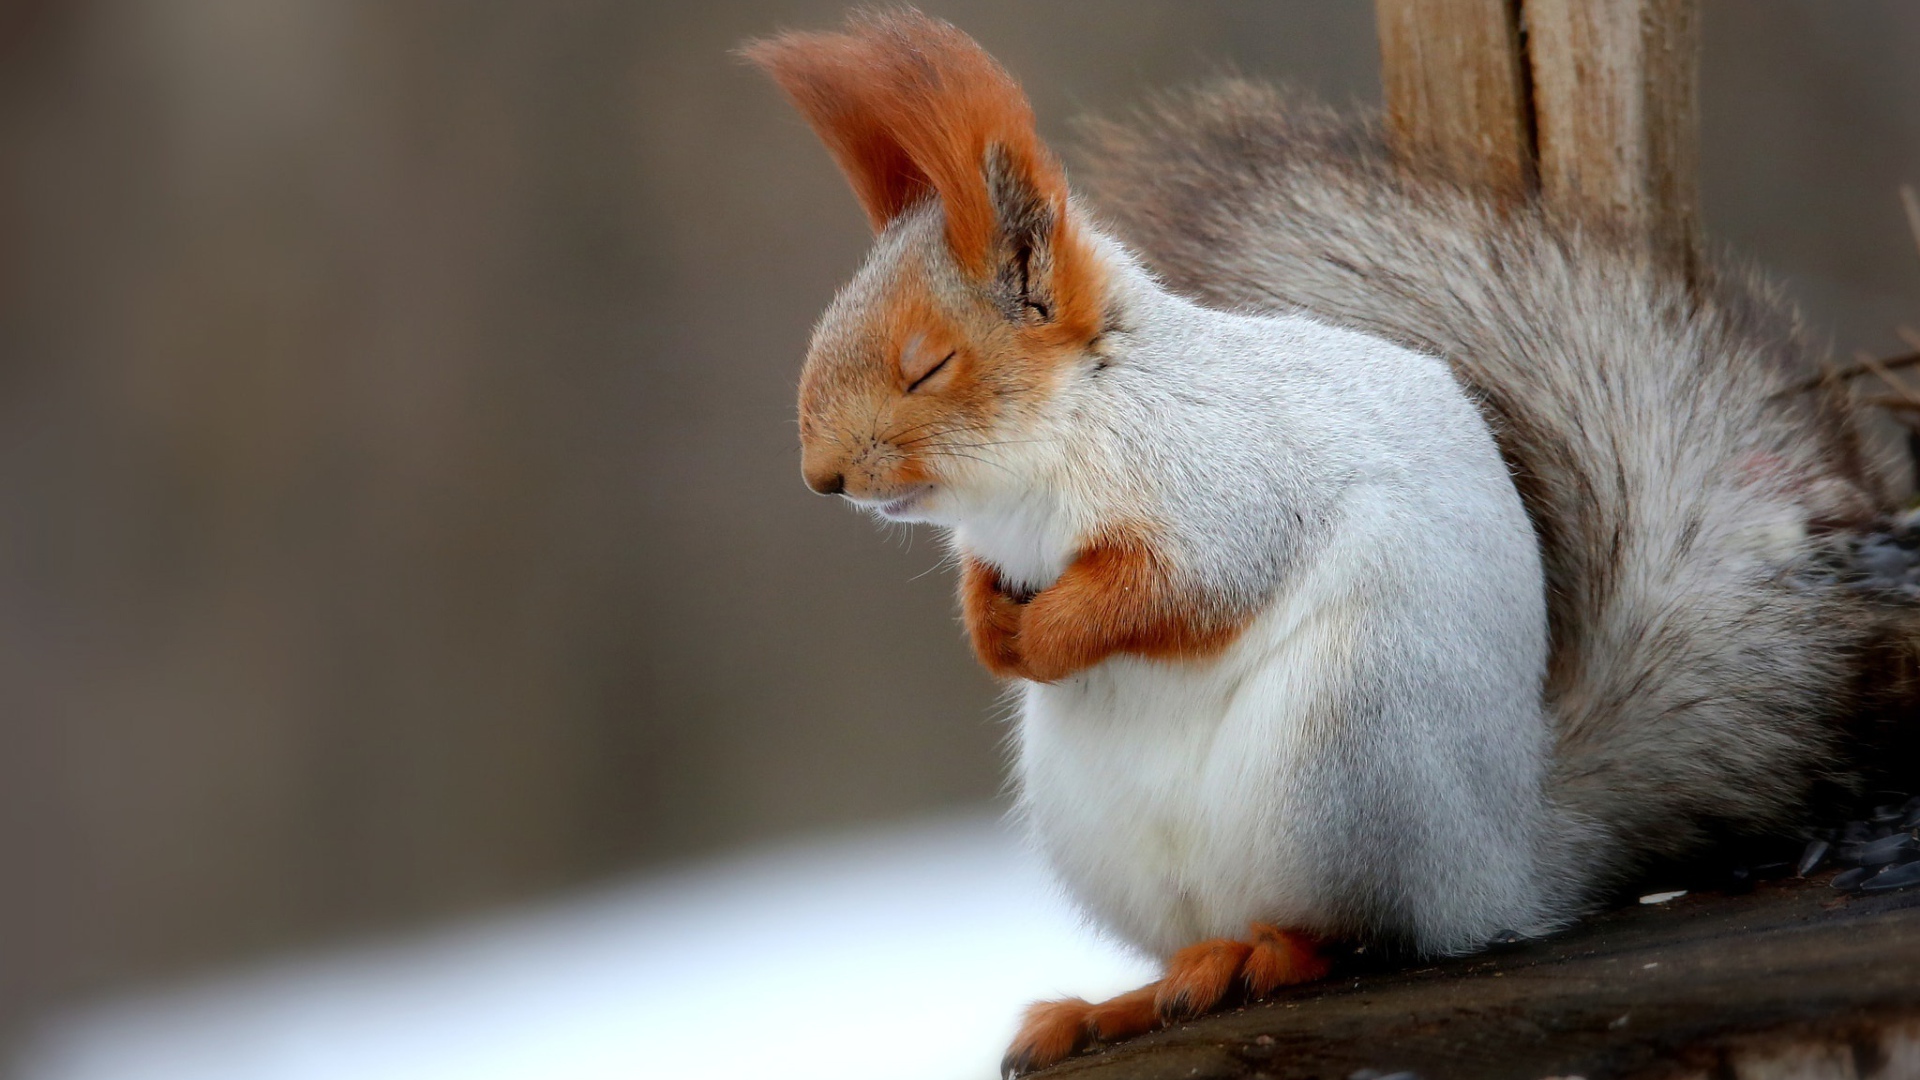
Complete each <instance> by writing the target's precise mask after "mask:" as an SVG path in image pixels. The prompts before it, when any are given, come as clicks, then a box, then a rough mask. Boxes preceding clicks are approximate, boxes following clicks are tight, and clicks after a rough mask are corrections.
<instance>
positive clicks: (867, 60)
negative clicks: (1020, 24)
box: [741, 9, 1067, 273]
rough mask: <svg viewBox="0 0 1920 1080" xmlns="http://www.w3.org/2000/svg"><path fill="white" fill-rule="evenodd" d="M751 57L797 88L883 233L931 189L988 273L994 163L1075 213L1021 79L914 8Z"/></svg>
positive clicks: (763, 45)
mask: <svg viewBox="0 0 1920 1080" xmlns="http://www.w3.org/2000/svg"><path fill="white" fill-rule="evenodd" d="M741 52H742V54H743V55H744V56H745V57H746V58H747V59H748V60H750V61H752V62H753V63H754V64H756V65H758V66H759V67H761V68H762V69H763V70H765V71H766V72H767V74H769V75H771V76H772V77H773V80H774V81H775V82H776V83H778V84H779V86H780V89H781V90H783V91H785V93H786V95H787V97H788V98H790V99H792V101H793V103H794V105H795V106H796V107H797V108H798V109H799V110H800V113H801V115H802V116H804V117H805V118H806V120H807V123H809V124H811V125H812V126H813V129H814V131H816V132H817V133H818V134H819V135H820V138H821V140H822V141H824V142H825V143H826V144H827V149H828V150H829V151H830V152H832V154H833V156H834V159H835V160H836V161H837V162H839V164H840V168H841V170H842V171H844V172H845V173H846V174H847V179H848V180H849V181H850V182H851V183H852V184H853V190H854V193H855V194H856V195H857V196H859V198H860V204H861V205H862V206H863V207H865V208H866V211H867V217H868V218H869V219H870V220H871V221H872V222H873V227H874V229H875V231H878V230H880V229H882V228H884V227H886V224H887V223H888V222H889V221H892V220H893V219H894V218H895V217H897V216H898V215H899V214H900V213H901V212H902V211H904V210H906V209H907V208H908V207H909V206H912V205H913V204H914V203H915V202H917V201H918V200H920V199H922V198H925V197H926V196H928V195H932V194H937V195H938V196H939V197H940V201H941V204H942V206H943V208H944V209H945V212H946V229H947V243H948V245H949V246H950V247H951V248H952V249H953V253H954V255H955V257H956V258H958V259H959V261H960V263H961V265H963V266H965V267H967V268H968V269H969V270H972V271H974V272H976V273H985V272H987V270H988V261H989V259H990V257H991V254H992V247H993V240H994V235H995V229H996V221H995V214H994V207H993V201H992V197H991V195H990V193H989V190H988V184H987V175H986V159H987V152H988V148H989V147H990V146H997V147H999V148H1000V152H1001V154H1002V155H1003V158H1002V160H1003V161H1004V162H1005V165H1006V167H1007V168H1008V170H1009V171H1010V172H1011V173H1012V174H1013V175H1012V178H1013V179H1014V180H1017V181H1020V182H1022V183H1023V184H1024V186H1025V187H1026V188H1027V189H1028V190H1030V191H1032V192H1034V193H1036V194H1037V195H1039V196H1040V197H1042V198H1043V199H1045V200H1046V201H1047V202H1048V203H1049V204H1051V206H1052V207H1053V209H1054V211H1055V213H1054V221H1055V222H1056V223H1058V225H1059V226H1064V223H1065V220H1066V198H1067V185H1066V178H1065V177H1064V175H1063V174H1062V173H1061V170H1060V166H1059V164H1058V163H1057V162H1056V161H1055V160H1054V159H1053V156H1052V155H1051V154H1049V153H1048V152H1047V149H1046V147H1045V146H1043V145H1041V143H1040V139H1039V136H1038V135H1037V134H1036V133H1035V131H1034V125H1033V109H1032V108H1031V107H1030V106H1029V105H1028V104H1027V98H1026V95H1025V94H1023V93H1022V92H1021V90H1020V87H1019V85H1018V84H1017V83H1015V82H1014V81H1013V78H1012V77H1011V76H1009V75H1008V74H1007V73H1006V71H1005V70H1003V69H1002V68H1001V67H1000V65H999V64H997V63H995V62H994V60H993V58H992V57H990V56H988V55H987V54H986V51H985V50H983V49H981V48H980V46H979V45H977V44H975V43H974V41H973V39H972V38H969V37H968V36H967V35H965V34H963V33H961V32H960V31H959V30H958V29H956V28H954V27H953V26H951V25H949V24H947V23H944V22H941V21H939V20H937V19H930V18H928V17H927V16H925V15H922V14H920V13H919V12H917V11H913V10H910V9H909V10H904V11H898V12H887V13H876V12H869V13H863V14H857V15H854V16H853V17H852V18H850V19H849V20H848V24H847V29H846V30H845V31H844V32H841V33H790V34H782V35H780V36H779V37H775V38H770V39H768V40H764V41H757V42H753V43H752V44H749V45H747V46H746V47H745V48H744V49H742V50H741Z"/></svg>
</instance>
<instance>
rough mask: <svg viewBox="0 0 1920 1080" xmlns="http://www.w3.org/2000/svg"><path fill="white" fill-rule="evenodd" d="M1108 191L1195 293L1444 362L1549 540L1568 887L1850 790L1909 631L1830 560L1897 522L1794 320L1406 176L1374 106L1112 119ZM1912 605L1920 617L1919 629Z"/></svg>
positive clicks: (1099, 205)
mask: <svg viewBox="0 0 1920 1080" xmlns="http://www.w3.org/2000/svg"><path fill="white" fill-rule="evenodd" d="M1092 134H1093V141H1094V152H1093V153H1089V154H1087V155H1086V157H1087V158H1088V159H1089V160H1090V161H1092V162H1094V163H1095V165H1094V167H1093V168H1091V169H1087V170H1083V175H1084V176H1087V177H1088V178H1090V179H1091V180H1092V182H1093V185H1092V186H1093V190H1094V192H1095V195H1096V198H1095V200H1094V205H1095V208H1096V209H1097V211H1098V212H1099V213H1100V214H1102V215H1103V216H1104V219H1105V223H1106V224H1107V225H1108V227H1109V228H1110V230H1111V231H1113V232H1114V233H1116V234H1117V235H1118V236H1120V237H1121V238H1122V239H1124V240H1125V241H1126V242H1127V243H1129V244H1130V245H1132V246H1133V247H1134V248H1135V249H1136V250H1137V251H1138V252H1139V253H1140V255H1141V256H1142V257H1143V258H1144V259H1145V261H1146V262H1147V264H1148V265H1149V266H1150V267H1151V268H1152V269H1153V270H1154V271H1155V272H1156V273H1157V274H1159V275H1160V276H1161V277H1162V278H1163V279H1164V280H1165V281H1166V283H1167V284H1168V285H1169V286H1170V287H1172V288H1173V289H1174V290H1175V291H1176V292H1180V293H1183V294H1185V295H1187V296H1189V297H1192V298H1193V299H1196V300H1198V301H1200V302H1202V303H1204V304H1207V305H1209V306H1214V307H1220V308H1226V309H1235V310H1245V311H1259V312H1286V311H1302V310H1304V311H1306V312H1310V313H1312V314H1314V315H1316V316H1318V317H1320V318H1323V319H1326V320H1330V321H1333V322H1337V323H1341V324H1345V325H1348V326H1352V327H1355V328H1358V329H1362V330H1366V331H1369V332H1372V333H1374V334H1378V335H1381V336H1383V337H1386V338H1389V339H1391V340H1395V341H1399V342H1402V343H1405V344H1407V345H1410V346H1412V347H1414V348H1417V349H1420V350H1423V351H1426V352H1429V353H1432V354H1435V355H1438V356H1441V357H1443V358H1444V359H1446V360H1447V361H1448V362H1449V363H1450V364H1451V365H1452V367H1453V369H1454V371H1455V372H1456V374H1457V376H1458V377H1459V378H1460V379H1461V380H1462V381H1463V382H1464V383H1465V384H1466V385H1467V386H1468V388H1469V390H1470V392H1471V393H1472V394H1473V395H1474V396H1475V397H1476V398H1477V399H1478V400H1479V401H1480V402H1481V404H1482V407H1483V411H1484V412H1485V413H1486V415H1487V418H1488V421H1489V423H1490V424H1491V426H1492V427H1493V429H1494V431H1495V434H1496V437H1497V439H1498V440H1499V443H1500V447H1501V450H1502V453H1503V454H1504V455H1505V457H1506V459H1507V461H1508V464H1509V467H1510V468H1511V469H1512V470H1513V472H1514V476H1515V482H1516V484H1517V486H1518V487H1519V488H1520V491H1521V495H1522V498H1523V500H1524V501H1525V504H1526V507H1527V510H1528V512H1529V514H1530V515H1531V517H1532V518H1533V521H1534V524H1535V527H1536V529H1537V531H1538V533H1539V535H1540V537H1541V544H1542V554H1543V558H1544V563H1545V567H1546V574H1547V582H1548V589H1549V595H1550V603H1549V607H1550V610H1549V617H1550V625H1551V632H1552V652H1551V661H1550V672H1549V677H1548V685H1547V701H1548V704H1549V707H1550V709H1551V712H1552V715H1553V717H1554V721H1555V725H1556V738H1557V751H1556V753H1555V756H1554V763H1553V767H1552V779H1551V783H1550V795H1551V797H1552V798H1553V800H1554V801H1555V803H1557V805H1558V807H1559V809H1560V811H1561V820H1562V821H1563V823H1564V824H1563V825H1562V826H1560V827H1561V829H1562V830H1563V835H1562V837H1561V842H1560V843H1558V844H1557V845H1556V844H1550V845H1549V847H1557V848H1558V849H1559V850H1560V851H1561V852H1563V853H1565V855H1566V857H1567V858H1568V860H1569V862H1568V865H1567V866H1565V867H1562V868H1561V869H1562V872H1564V873H1566V874H1567V875H1568V876H1570V877H1571V878H1573V879H1574V880H1575V881H1577V882H1579V883H1580V887H1583V888H1584V890H1585V891H1588V892H1589V893H1591V891H1592V890H1594V889H1596V888H1598V887H1600V886H1601V885H1603V884H1604V883H1606V882H1608V881H1610V880H1613V879H1616V878H1617V877H1618V876H1619V875H1621V874H1623V873H1626V872H1628V871H1630V870H1632V869H1633V868H1634V867H1636V866H1637V865H1640V864H1642V863H1644V862H1645V861H1646V860H1647V859H1649V858H1653V857H1664V856H1679V855H1682V854H1684V853H1686V852H1687V851H1688V850H1689V849H1691V848H1693V847H1695V846H1697V843H1698V841H1699V840H1700V839H1701V838H1702V837H1704V836H1706V835H1708V834H1709V833H1710V832H1711V831H1713V830H1715V829H1717V828H1726V827H1731V828H1733V829H1735V830H1745V831H1759V830H1764V829H1771V828H1776V827H1779V826H1781V825H1784V824H1787V823H1789V822H1791V821H1792V819H1793V816H1794V815H1795V814H1797V813H1798V812H1800V809H1801V807H1802V806H1803V803H1804V800H1805V799H1806V797H1807V796H1808V794H1809V792H1810V791H1811V790H1813V788H1814V786H1815V785H1816V784H1817V783H1818V782H1819V781H1821V780H1823V779H1835V778H1838V779H1841V780H1843V781H1844V780H1845V779H1846V775H1845V773H1846V770H1845V766H1844V765H1843V764H1842V758H1841V747H1840V746H1839V745H1838V743H1839V741H1840V737H1839V734H1838V733H1839V732H1840V731H1841V730H1842V728H1843V727H1844V725H1845V724H1846V723H1847V722H1848V721H1849V719H1850V718H1851V717H1852V716H1853V715H1855V714H1856V713H1857V712H1858V711H1859V710H1860V708H1861V707H1862V701H1861V692H1862V688H1863V687H1870V686H1871V684H1872V683H1873V680H1874V675H1875V673H1874V671H1873V670H1871V669H1870V665H1871V664H1872V663H1875V662H1879V661H1876V660H1875V659H1874V658H1875V657H1882V656H1884V655H1885V653H1884V650H1882V649H1881V643H1882V642H1883V641H1884V640H1885V639H1886V637H1887V635H1888V634H1889V632H1890V631H1889V629H1888V627H1889V625H1890V620H1896V621H1897V619H1896V616H1893V615H1890V614H1889V613H1888V612H1887V611H1886V610H1885V609H1882V608H1880V607H1877V606H1876V605H1875V603H1874V602H1872V601H1871V600H1870V599H1867V598H1865V597H1863V595H1862V594H1860V593H1859V592H1857V591H1854V590H1850V589H1847V588H1845V587H1842V586H1841V585H1839V584H1836V583H1835V582H1834V581H1833V580H1832V578H1831V576H1824V577H1823V576H1822V575H1821V574H1820V573H1818V572H1816V568H1817V567H1818V565H1819V564H1820V560H1821V559H1822V558H1823V557H1824V556H1825V555H1826V554H1827V553H1830V551H1831V550H1832V549H1834V547H1835V545H1837V544H1841V543H1843V540H1842V538H1843V537H1844V536H1845V535H1846V534H1847V533H1848V532H1849V531H1852V530H1858V529H1861V528H1865V527H1867V526H1868V525H1869V524H1870V523H1871V522H1872V521H1873V520H1874V519H1876V517H1878V516H1880V515H1882V514H1883V513H1884V512H1885V511H1886V509H1887V503H1888V495H1887V491H1886V485H1885V482H1884V480H1883V478H1882V477H1881V475H1880V474H1879V471H1878V470H1877V468H1876V467H1875V466H1874V464H1873V463H1872V462H1871V461H1870V460H1869V457H1868V455H1867V454H1866V452H1865V451H1864V450H1863V444H1862V441H1861V438H1860V436H1859V434H1858V424H1857V418H1856V416H1855V413H1854V411H1853V406H1852V405H1851V404H1850V402H1849V400H1848V398H1847V397H1846V396H1845V394H1844V393H1843V392H1842V391H1841V390H1839V389H1838V388H1837V387H1833V386H1827V387H1822V388H1819V389H1816V390H1814V391H1812V392H1806V393H1792V392H1790V388H1791V386H1792V384H1793V383H1794V382H1795V381H1797V380H1798V379H1799V378H1803V377H1804V376H1805V375H1806V374H1807V373H1809V372H1810V371H1812V370H1815V365H1817V364H1818V363H1820V362H1821V361H1822V359H1823V358H1822V357H1821V356H1820V354H1819V352H1818V351H1817V350H1816V349H1814V348H1812V347H1811V346H1810V345H1809V344H1808V340H1807V336H1806V334H1805V333H1804V331H1803V330H1802V329H1801V327H1800V325H1799V322H1798V319H1797V317H1796V315H1795V314H1794V312H1793V311H1792V309H1791V308H1790V307H1789V306H1788V305H1787V304H1785V303H1784V302H1782V301H1781V300H1780V298H1779V297H1778V296H1777V295H1776V294H1775V293H1774V292H1773V291H1772V290H1771V289H1769V288H1768V287H1766V286H1765V285H1763V284H1761V283H1760V282H1759V281H1758V280H1757V279H1756V278H1754V277H1753V276H1751V275H1749V274H1745V273H1740V272H1734V271H1730V270H1727V269H1725V268H1722V267H1717V266H1713V265H1709V266H1708V267H1707V268H1706V269H1705V270H1704V271H1703V274H1702V276H1703V279H1704V280H1702V281H1700V282H1696V283H1695V284H1694V285H1693V286H1692V287H1689V286H1688V285H1687V284H1686V283H1685V282H1682V281H1679V280H1676V279H1674V278H1672V277H1670V276H1666V275H1663V274H1661V273H1660V272H1659V271H1657V270H1656V269H1655V268H1654V267H1652V266H1650V265H1648V263H1647V262H1646V261H1645V260H1644V259H1642V258H1639V257H1637V256H1636V255H1635V254H1633V248H1632V247H1631V246H1630V245H1627V244H1623V243H1619V242H1617V241H1616V240H1615V239H1614V238H1611V237H1609V236H1607V235H1605V234H1604V233H1603V232H1601V231H1598V230H1595V229H1593V228H1590V227H1583V226H1582V225H1580V224H1578V223H1575V222H1571V221H1566V220H1560V219H1557V218H1556V217H1555V216H1554V215H1552V214H1551V213H1549V212H1547V211H1545V210H1543V209H1541V208H1540V207H1538V206H1534V205H1521V206H1508V207H1501V206H1496V205H1494V204H1493V203H1491V202H1490V201H1488V200H1486V199H1483V198H1481V197H1480V196H1478V195H1477V194H1475V193H1473V192H1470V191H1466V190H1463V189H1461V188H1460V187H1457V186H1454V185H1451V184H1449V183H1447V182H1446V181H1444V180H1442V179H1440V178H1439V177H1438V176H1436V175H1430V174H1428V173H1427V172H1426V171H1425V170H1423V169H1422V168H1421V167H1420V166H1419V165H1417V164H1415V165H1406V164H1402V163H1397V162H1396V161H1395V160H1394V159H1393V157H1392V155H1390V154H1389V153H1388V152H1387V149H1386V147H1385V145H1384V142H1383V140H1382V138H1381V137H1380V134H1379V131H1378V125H1377V124H1376V123H1374V122H1373V121H1371V120H1367V119H1361V120H1353V119H1349V118H1343V117H1340V116H1338V115H1336V114H1334V113H1332V112H1329V111H1327V110H1325V109H1323V108H1319V107H1315V106H1313V105H1310V104H1305V103H1300V102H1296V101H1292V100H1289V99H1286V98H1283V97H1282V96H1281V95H1280V94H1278V93H1276V92H1275V91H1273V90H1271V89H1268V88H1265V87H1261V86H1258V85H1254V84H1250V83H1247V82H1242V81H1231V82H1227V83H1224V84H1222V85H1219V86H1216V87H1214V88H1211V89H1209V90H1206V91H1203V92H1199V93H1195V94H1190V95H1187V96H1183V97H1179V98H1175V99H1169V100H1166V101H1163V102H1162V103H1160V104H1159V105H1157V106H1156V107H1154V108H1153V109H1151V110H1149V111H1146V112H1143V113H1142V114H1140V115H1139V116H1137V117H1136V118H1135V119H1133V120H1132V121H1129V122H1123V123H1108V124H1100V125H1096V126H1095V127H1094V128H1093V130H1092ZM1904 617H1905V616H1904V615H1902V616H1898V618H1904Z"/></svg>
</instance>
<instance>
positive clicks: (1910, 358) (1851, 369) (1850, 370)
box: [1773, 331, 1920, 397]
mask: <svg viewBox="0 0 1920 1080" xmlns="http://www.w3.org/2000/svg"><path fill="white" fill-rule="evenodd" d="M1908 333H1912V331H1908ZM1901 336H1902V337H1905V334H1903V335H1901ZM1915 337H1916V338H1920V334H1916V335H1915ZM1911 344H1913V346H1914V348H1916V349H1920V341H1916V342H1912V343H1911ZM1874 363H1875V364H1878V365H1879V366H1881V367H1882V368H1885V369H1887V370H1889V371H1891V370H1893V369H1894V368H1904V367H1912V366H1914V365H1915V364H1920V352H1912V353H1907V354H1906V355H1904V356H1889V357H1887V358H1886V359H1885V360H1875V361H1874ZM1872 373H1873V368H1872V367H1870V366H1868V365H1866V364H1864V363H1862V364H1849V365H1847V366H1846V367H1843V368H1829V369H1827V370H1826V371H1823V372H1821V373H1820V374H1818V375H1815V376H1814V377H1812V378H1811V379H1804V380H1802V381H1800V382H1797V383H1795V384H1793V385H1792V386H1789V387H1787V388H1786V389H1785V390H1780V391H1777V392H1776V393H1775V394H1774V395H1773V396H1774V397H1790V396H1792V395H1794V394H1804V393H1806V392H1807V391H1809V390H1812V389H1813V388H1815V387H1817V386H1820V385H1821V384H1823V383H1825V382H1826V381H1827V380H1828V379H1832V380H1833V381H1835V382H1849V381H1851V380H1853V379H1857V378H1859V377H1860V376H1862V375H1868V374H1872Z"/></svg>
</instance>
